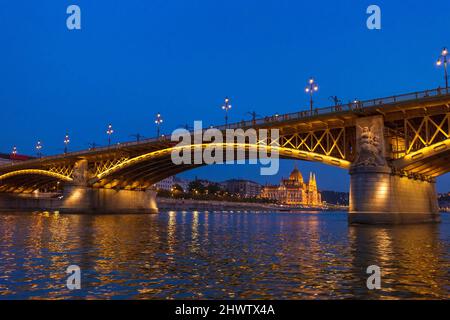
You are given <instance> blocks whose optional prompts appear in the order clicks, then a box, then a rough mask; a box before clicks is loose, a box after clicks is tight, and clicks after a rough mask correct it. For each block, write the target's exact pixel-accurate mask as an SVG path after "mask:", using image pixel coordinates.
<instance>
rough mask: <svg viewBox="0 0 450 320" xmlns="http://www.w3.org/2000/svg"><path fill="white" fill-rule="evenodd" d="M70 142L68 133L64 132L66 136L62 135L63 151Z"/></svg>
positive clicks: (65, 151) (65, 150)
mask: <svg viewBox="0 0 450 320" xmlns="http://www.w3.org/2000/svg"><path fill="white" fill-rule="evenodd" d="M69 143H70V139H69V134H68V133H66V136H65V137H64V153H67V146H68V145H69Z"/></svg>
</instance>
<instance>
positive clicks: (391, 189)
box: [0, 89, 450, 223]
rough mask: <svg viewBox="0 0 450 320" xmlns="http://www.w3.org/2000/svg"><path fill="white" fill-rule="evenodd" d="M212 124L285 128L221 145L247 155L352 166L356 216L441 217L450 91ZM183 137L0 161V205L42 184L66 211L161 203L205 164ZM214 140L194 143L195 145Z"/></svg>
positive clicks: (361, 219)
mask: <svg viewBox="0 0 450 320" xmlns="http://www.w3.org/2000/svg"><path fill="white" fill-rule="evenodd" d="M215 128H217V129H220V130H222V131H225V130H226V129H243V130H248V129H256V130H257V131H258V129H268V131H269V132H271V131H273V130H274V129H278V130H279V138H278V139H270V138H261V137H258V139H257V141H256V143H255V142H250V140H244V143H242V140H239V139H238V137H236V140H235V141H234V142H230V141H227V142H226V143H224V144H223V145H224V147H227V148H230V147H231V148H235V149H236V150H237V149H238V148H239V147H242V146H243V147H244V148H245V149H247V152H246V153H245V157H249V156H250V154H251V153H250V151H249V150H250V149H251V148H258V149H265V150H268V151H271V152H272V151H277V152H279V155H280V157H282V158H287V159H299V160H305V161H314V162H319V163H324V164H327V165H331V166H335V167H339V168H342V169H346V170H349V173H350V175H351V180H350V185H351V186H350V212H349V220H350V222H352V223H406V222H424V221H437V220H438V217H439V216H438V205H437V196H436V190H435V178H436V177H438V176H440V175H443V174H445V173H447V172H449V171H450V93H449V92H448V91H446V90H445V89H434V90H428V91H423V92H416V93H411V94H405V95H398V96H392V97H387V98H382V99H373V100H367V101H355V102H354V103H350V104H347V105H336V106H332V107H328V108H322V109H315V110H313V111H300V112H295V113H290V114H282V115H274V116H270V117H265V118H261V119H254V120H251V121H242V122H239V123H233V124H229V125H226V126H219V127H215ZM204 130H206V129H204ZM191 134H194V132H191ZM269 137H270V134H269ZM177 143H178V142H177V141H171V138H170V137H158V138H154V139H147V140H142V141H139V142H128V143H122V144H118V145H114V146H110V147H102V148H95V149H90V150H85V151H79V152H72V153H66V154H61V155H56V156H49V157H43V158H39V159H33V160H28V161H23V162H16V163H12V164H6V165H1V166H0V193H1V194H3V199H8V200H3V203H2V200H1V199H2V198H0V207H2V206H4V207H7V206H10V205H11V203H12V202H14V201H15V202H14V203H15V204H16V205H17V206H19V207H20V203H25V202H26V201H25V199H30V198H31V196H32V195H33V194H36V193H35V191H36V190H41V191H47V192H49V191H57V192H62V194H63V196H62V199H61V204H60V206H59V209H60V211H62V212H76V211H80V212H141V211H142V212H153V211H156V210H157V205H156V202H155V193H154V192H153V191H152V188H151V187H152V185H153V184H154V183H155V182H158V181H160V180H162V179H164V178H166V177H169V176H172V175H174V174H177V173H180V172H183V171H186V170H190V169H193V168H195V167H198V166H201V165H203V164H180V165H176V164H174V163H173V161H172V160H171V153H172V151H173V150H175V149H176V148H177V147H176V145H177ZM208 146H209V147H211V144H210V143H205V142H203V143H199V144H196V143H192V145H190V148H191V150H192V152H193V150H198V148H200V149H201V150H203V149H205V148H208ZM216 146H217V143H216ZM196 148H197V149H196ZM27 194H29V195H30V196H27ZM11 199H16V200H14V201H13V200H11Z"/></svg>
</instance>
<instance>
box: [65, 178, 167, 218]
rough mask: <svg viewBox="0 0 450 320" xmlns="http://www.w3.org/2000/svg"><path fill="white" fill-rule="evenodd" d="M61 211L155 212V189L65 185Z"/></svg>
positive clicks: (102, 212)
mask: <svg viewBox="0 0 450 320" xmlns="http://www.w3.org/2000/svg"><path fill="white" fill-rule="evenodd" d="M60 212H61V213H86V214H123V213H157V212H158V208H157V205H156V192H155V191H151V190H148V191H134V190H114V189H95V188H91V187H85V186H76V185H66V186H65V188H64V192H63V201H62V205H61V208H60Z"/></svg>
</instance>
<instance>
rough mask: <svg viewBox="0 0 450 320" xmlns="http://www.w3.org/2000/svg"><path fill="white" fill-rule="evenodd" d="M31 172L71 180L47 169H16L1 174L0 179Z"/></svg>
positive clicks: (30, 173)
mask: <svg viewBox="0 0 450 320" xmlns="http://www.w3.org/2000/svg"><path fill="white" fill-rule="evenodd" d="M32 174H34V175H41V176H47V177H52V178H55V179H57V180H62V181H68V182H69V181H72V178H70V177H67V176H64V175H62V174H59V173H56V172H51V171H47V170H38V169H26V170H17V171H12V172H8V173H5V174H3V175H0V180H4V179H7V178H10V177H14V176H20V175H32Z"/></svg>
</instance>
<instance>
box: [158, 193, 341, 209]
mask: <svg viewBox="0 0 450 320" xmlns="http://www.w3.org/2000/svg"><path fill="white" fill-rule="evenodd" d="M156 202H157V205H158V209H159V211H179V210H183V211H240V210H244V211H245V210H256V211H271V212H274V211H275V212H305V211H311V212H318V211H324V212H325V211H347V210H348V208H346V207H338V206H323V207H299V206H295V207H294V206H280V205H276V204H271V203H254V202H234V201H217V200H193V199H172V198H162V197H158V198H157V199H156Z"/></svg>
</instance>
